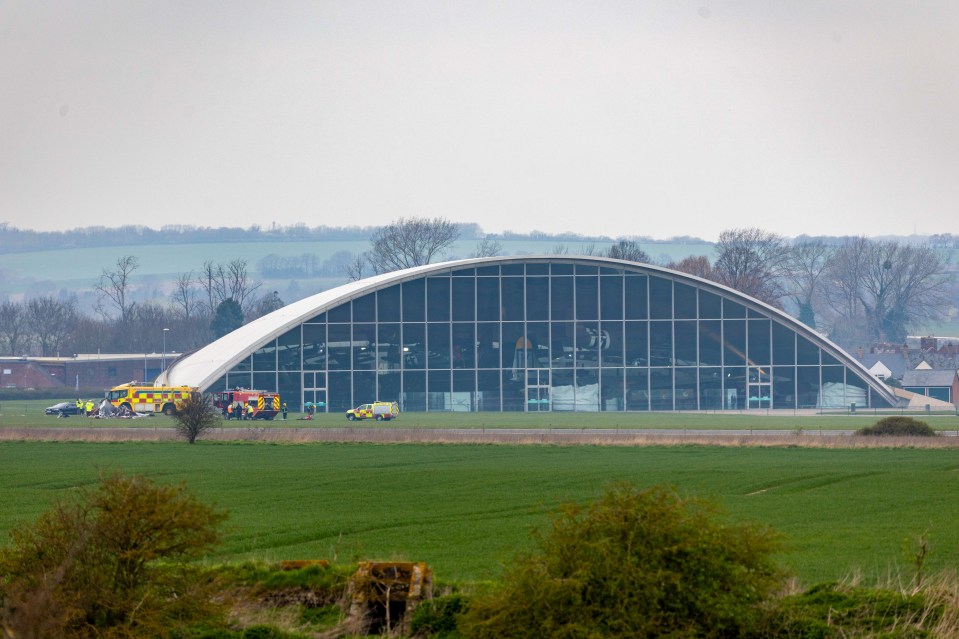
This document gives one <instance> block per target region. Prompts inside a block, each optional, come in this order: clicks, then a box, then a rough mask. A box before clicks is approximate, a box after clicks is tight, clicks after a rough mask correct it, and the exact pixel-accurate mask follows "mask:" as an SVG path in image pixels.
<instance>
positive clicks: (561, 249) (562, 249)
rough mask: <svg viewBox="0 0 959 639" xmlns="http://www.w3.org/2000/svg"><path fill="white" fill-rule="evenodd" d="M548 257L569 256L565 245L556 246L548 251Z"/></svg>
mask: <svg viewBox="0 0 959 639" xmlns="http://www.w3.org/2000/svg"><path fill="white" fill-rule="evenodd" d="M550 255H569V247H568V246H566V245H565V244H557V245H556V246H554V247H553V250H551V251H550Z"/></svg>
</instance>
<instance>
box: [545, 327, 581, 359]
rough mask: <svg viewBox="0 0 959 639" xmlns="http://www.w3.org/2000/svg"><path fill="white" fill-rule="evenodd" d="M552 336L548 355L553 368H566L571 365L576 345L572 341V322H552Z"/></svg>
mask: <svg viewBox="0 0 959 639" xmlns="http://www.w3.org/2000/svg"><path fill="white" fill-rule="evenodd" d="M552 329H553V334H552V337H551V338H550V354H551V355H552V363H553V368H566V367H570V366H572V365H573V353H574V352H575V349H576V343H575V340H574V339H573V335H574V330H573V323H572V322H553V324H552Z"/></svg>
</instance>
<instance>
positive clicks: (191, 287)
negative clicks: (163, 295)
mask: <svg viewBox="0 0 959 639" xmlns="http://www.w3.org/2000/svg"><path fill="white" fill-rule="evenodd" d="M195 284H196V280H195V279H194V277H193V271H189V272H187V273H181V274H180V275H178V276H177V278H176V281H175V282H174V284H173V293H172V294H171V295H170V301H171V302H172V303H173V308H174V312H175V313H176V314H177V316H179V317H180V318H182V319H184V320H189V319H191V318H193V317H195V316H196V315H197V313H198V312H199V306H200V303H199V301H198V300H197V295H196V288H195Z"/></svg>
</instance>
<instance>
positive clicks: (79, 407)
mask: <svg viewBox="0 0 959 639" xmlns="http://www.w3.org/2000/svg"><path fill="white" fill-rule="evenodd" d="M77 415H83V400H82V399H80V398H79V397H77Z"/></svg>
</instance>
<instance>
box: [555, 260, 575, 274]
mask: <svg viewBox="0 0 959 639" xmlns="http://www.w3.org/2000/svg"><path fill="white" fill-rule="evenodd" d="M550 272H551V273H552V274H553V275H572V274H573V265H572V264H561V263H560V264H557V263H554V264H553V265H552V268H551V270H550Z"/></svg>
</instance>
